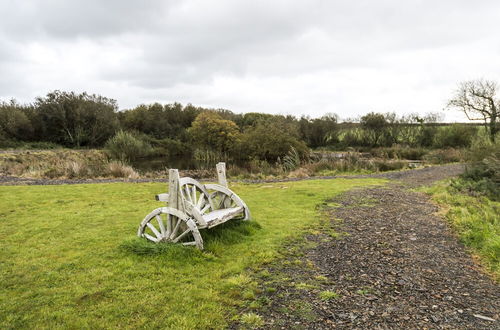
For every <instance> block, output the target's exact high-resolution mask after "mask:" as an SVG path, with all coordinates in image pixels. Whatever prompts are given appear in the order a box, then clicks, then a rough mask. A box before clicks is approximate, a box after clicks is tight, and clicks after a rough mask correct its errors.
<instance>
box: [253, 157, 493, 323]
mask: <svg viewBox="0 0 500 330" xmlns="http://www.w3.org/2000/svg"><path fill="white" fill-rule="evenodd" d="M460 170H461V168H460V167H458V166H448V167H437V168H429V169H425V170H420V171H411V172H394V173H387V174H386V175H384V176H385V177H388V178H389V179H393V180H395V181H394V182H393V183H391V184H390V185H388V186H384V187H376V188H368V189H360V190H354V191H350V192H348V193H346V194H344V195H342V196H340V197H339V198H337V199H335V200H332V201H331V202H333V203H336V204H338V205H340V206H339V207H332V208H329V209H327V211H326V212H327V214H328V216H329V217H330V219H331V225H332V226H333V227H334V229H335V231H336V232H339V233H342V235H341V237H340V238H338V237H336V238H332V237H330V236H329V235H327V233H326V232H325V233H322V234H320V235H314V236H310V237H309V238H308V239H309V241H314V242H315V243H316V244H317V246H316V247H314V248H312V249H305V248H304V249H302V250H301V251H299V252H298V253H297V252H294V253H290V255H289V256H288V258H289V260H288V262H286V261H281V262H280V263H279V265H273V266H271V267H270V269H269V272H270V273H271V274H273V278H279V279H280V280H276V281H269V280H268V279H265V278H264V279H263V281H262V283H263V284H262V285H263V288H262V289H263V292H264V293H263V294H262V297H260V299H261V301H266V302H267V303H266V304H265V307H264V308H263V309H262V310H259V311H257V313H258V314H260V315H261V316H262V318H263V320H264V321H265V322H266V325H265V328H271V329H290V328H298V329H300V328H306V329H331V328H359V329H387V328H390V329H415V328H418V329H426V328H427V329H429V328H438V329H441V328H446V329H482V328H485V329H499V328H500V321H499V320H500V318H499V311H500V289H499V287H498V285H497V284H495V283H494V282H493V280H492V279H491V278H489V277H488V276H487V275H485V274H483V273H482V272H481V271H480V268H479V266H478V265H477V264H476V263H474V261H473V260H472V258H471V256H470V255H469V254H468V253H467V252H466V250H465V248H464V247H463V246H462V244H460V243H459V242H458V240H457V238H456V237H455V236H454V234H453V232H452V231H451V229H450V228H449V226H448V224H447V223H446V221H445V220H443V219H442V218H440V217H439V216H437V215H436V211H437V210H438V209H437V207H436V206H435V205H433V204H432V203H430V201H429V198H428V197H427V196H426V195H424V194H421V193H416V192H411V191H409V190H408V189H407V188H408V186H410V187H416V186H419V185H427V184H430V183H432V182H434V181H436V180H440V179H444V178H446V177H449V176H453V175H456V174H458V173H459V172H460ZM396 180H397V181H396ZM269 287H272V289H271V290H269ZM274 290H276V291H274ZM327 290H328V291H332V292H336V293H337V294H338V297H337V298H332V299H329V300H325V299H321V298H320V293H321V292H322V291H327ZM266 292H267V293H266ZM489 319H494V320H489ZM495 320H496V321H495Z"/></svg>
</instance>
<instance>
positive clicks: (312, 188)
mask: <svg viewBox="0 0 500 330" xmlns="http://www.w3.org/2000/svg"><path fill="white" fill-rule="evenodd" d="M382 182H383V181H380V180H367V179H365V180H361V179H360V180H354V179H353V180H348V179H336V180H315V181H301V182H288V183H276V184H263V185H244V184H239V185H233V186H232V188H233V189H234V190H235V191H236V192H237V193H239V194H240V196H241V197H242V198H243V199H244V200H245V201H246V202H247V204H248V206H249V207H250V209H251V211H252V216H253V218H254V221H253V222H247V223H237V222H236V223H235V222H233V223H230V224H228V225H223V226H221V228H216V229H213V230H212V231H211V232H210V233H207V232H203V233H202V235H203V236H204V241H205V247H206V250H205V251H204V252H200V251H198V250H195V249H193V248H179V247H177V246H174V247H172V246H160V247H158V246H157V245H153V244H149V243H148V244H145V243H143V242H142V241H139V240H138V239H136V238H134V237H135V233H136V230H137V226H138V224H139V222H140V221H141V220H142V218H143V217H144V216H145V215H146V214H147V213H148V212H150V211H151V210H152V209H154V208H157V207H160V206H161V205H162V204H161V203H158V202H155V201H154V198H153V196H154V194H156V193H159V192H164V190H165V184H161V183H145V184H133V183H113V184H88V185H63V186H12V187H7V186H3V187H0V219H1V220H0V251H1V252H0V283H1V285H0V328H2V329H6V328H82V327H85V328H111V327H113V328H115V327H116V328H118V327H119V328H136V327H145V328H176V329H182V328H205V329H206V328H221V327H224V326H225V325H227V324H228V323H229V322H231V320H232V319H234V318H236V317H238V316H237V315H236V310H237V308H238V307H239V306H243V305H245V304H249V303H251V301H252V300H253V298H254V295H255V290H256V285H255V283H253V282H252V279H251V276H250V275H251V272H253V271H256V270H257V269H258V267H259V266H261V265H262V264H264V263H267V262H271V261H272V260H274V258H276V257H277V256H278V255H279V252H278V251H279V247H280V246H282V245H283V244H284V243H286V242H287V241H290V240H291V239H294V238H298V237H300V236H301V235H303V233H304V232H306V231H307V230H308V228H313V227H314V226H318V225H319V223H320V219H319V211H318V209H317V207H316V206H317V205H319V204H321V203H323V202H324V201H325V200H326V199H327V198H328V197H332V196H334V195H336V194H339V193H341V192H343V191H346V190H349V189H352V188H354V187H358V186H362V185H368V184H379V183H382Z"/></svg>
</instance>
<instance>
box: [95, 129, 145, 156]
mask: <svg viewBox="0 0 500 330" xmlns="http://www.w3.org/2000/svg"><path fill="white" fill-rule="evenodd" d="M105 149H106V152H107V154H108V155H109V156H110V157H111V158H113V159H116V160H119V161H121V162H129V161H131V160H135V159H137V158H141V157H145V156H147V155H149V154H150V153H151V145H150V144H149V143H147V142H144V141H143V140H141V139H139V138H137V137H135V136H134V135H133V134H131V133H129V132H125V131H119V132H118V133H116V135H115V136H113V137H112V138H111V139H109V140H108V142H106V145H105Z"/></svg>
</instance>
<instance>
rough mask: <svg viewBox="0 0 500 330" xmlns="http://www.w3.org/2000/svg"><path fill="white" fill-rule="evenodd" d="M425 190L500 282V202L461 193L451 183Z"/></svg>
mask: <svg viewBox="0 0 500 330" xmlns="http://www.w3.org/2000/svg"><path fill="white" fill-rule="evenodd" d="M424 191H425V192H427V193H429V194H431V195H432V198H433V200H434V201H436V202H437V203H438V204H440V205H441V206H443V207H444V209H445V216H446V218H447V219H448V220H449V222H450V223H451V224H452V225H453V227H454V228H455V229H456V231H457V233H458V235H459V236H460V239H461V240H462V242H463V243H464V244H465V245H466V246H468V247H470V248H471V249H472V250H473V252H474V253H475V254H477V255H479V257H480V258H481V260H482V261H483V262H484V264H485V265H486V267H487V268H488V270H489V271H491V272H492V274H493V277H494V278H495V279H496V280H500V202H495V201H492V200H490V199H488V198H486V197H472V196H469V195H466V194H463V193H460V192H458V191H456V190H454V189H452V188H450V187H449V184H448V183H447V182H441V183H439V184H437V185H435V186H432V187H429V188H425V189H424Z"/></svg>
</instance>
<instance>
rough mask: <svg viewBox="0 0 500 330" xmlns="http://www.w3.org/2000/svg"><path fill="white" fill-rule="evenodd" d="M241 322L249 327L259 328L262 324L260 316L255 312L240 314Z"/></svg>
mask: <svg viewBox="0 0 500 330" xmlns="http://www.w3.org/2000/svg"><path fill="white" fill-rule="evenodd" d="M240 320H241V323H242V324H243V325H244V326H246V327H249V328H251V329H255V328H259V327H262V326H263V325H264V321H263V320H262V317H261V316H260V315H258V314H255V313H245V314H243V315H242V316H241V319H240Z"/></svg>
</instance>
